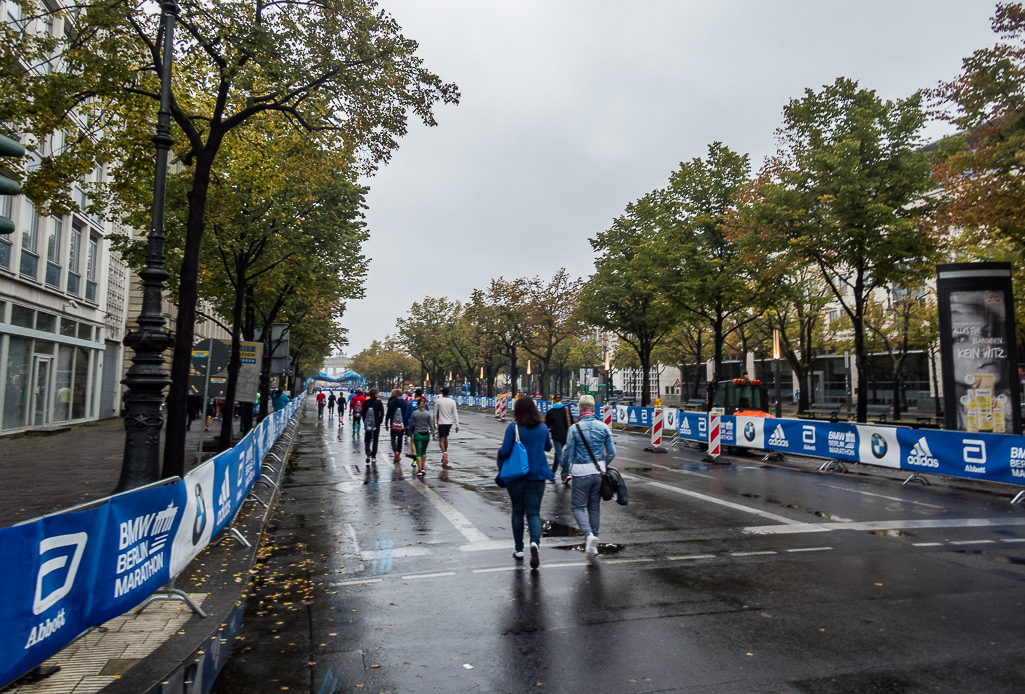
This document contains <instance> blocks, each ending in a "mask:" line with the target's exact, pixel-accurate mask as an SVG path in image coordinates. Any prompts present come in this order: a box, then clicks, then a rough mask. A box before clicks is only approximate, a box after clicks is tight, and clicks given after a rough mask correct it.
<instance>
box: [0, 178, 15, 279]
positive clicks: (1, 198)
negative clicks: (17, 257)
mask: <svg viewBox="0 0 1025 694" xmlns="http://www.w3.org/2000/svg"><path fill="white" fill-rule="evenodd" d="M12 207H14V197H13V196H11V195H0V217H6V218H7V219H10V218H11V208H12ZM0 267H2V268H7V269H8V270H10V269H11V242H10V241H8V240H7V237H6V236H0Z"/></svg>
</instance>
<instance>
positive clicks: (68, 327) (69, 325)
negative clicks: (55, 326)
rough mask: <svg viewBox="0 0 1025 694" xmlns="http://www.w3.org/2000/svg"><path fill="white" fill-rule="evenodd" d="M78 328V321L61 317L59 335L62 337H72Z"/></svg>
mask: <svg viewBox="0 0 1025 694" xmlns="http://www.w3.org/2000/svg"><path fill="white" fill-rule="evenodd" d="M77 330H78V321H73V320H70V319H68V318H61V335H63V336H64V337H74V336H75V334H76V331H77Z"/></svg>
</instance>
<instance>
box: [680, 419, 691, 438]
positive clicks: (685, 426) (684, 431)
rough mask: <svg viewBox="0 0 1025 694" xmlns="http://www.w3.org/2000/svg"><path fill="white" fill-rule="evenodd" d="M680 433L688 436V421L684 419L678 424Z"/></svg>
mask: <svg viewBox="0 0 1025 694" xmlns="http://www.w3.org/2000/svg"><path fill="white" fill-rule="evenodd" d="M680 433H681V434H685V435H687V436H690V421H689V420H688V419H687V418H686V417H684V418H683V420H682V421H681V422H680Z"/></svg>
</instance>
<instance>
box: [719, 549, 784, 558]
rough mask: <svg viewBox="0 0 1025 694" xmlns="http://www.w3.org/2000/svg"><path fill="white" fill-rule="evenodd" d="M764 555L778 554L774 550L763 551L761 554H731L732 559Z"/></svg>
mask: <svg viewBox="0 0 1025 694" xmlns="http://www.w3.org/2000/svg"><path fill="white" fill-rule="evenodd" d="M763 554H778V552H776V550H774V549H768V550H763V551H760V552H730V556H731V557H757V556H760V555H763Z"/></svg>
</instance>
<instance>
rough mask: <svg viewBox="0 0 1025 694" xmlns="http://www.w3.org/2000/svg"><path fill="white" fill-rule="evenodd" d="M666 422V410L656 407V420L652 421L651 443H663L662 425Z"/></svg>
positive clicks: (659, 444)
mask: <svg viewBox="0 0 1025 694" xmlns="http://www.w3.org/2000/svg"><path fill="white" fill-rule="evenodd" d="M664 423H665V411H664V410H662V409H661V408H656V409H655V420H654V421H653V422H652V423H651V445H652V446H661V445H662V425H663V424H664Z"/></svg>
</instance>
